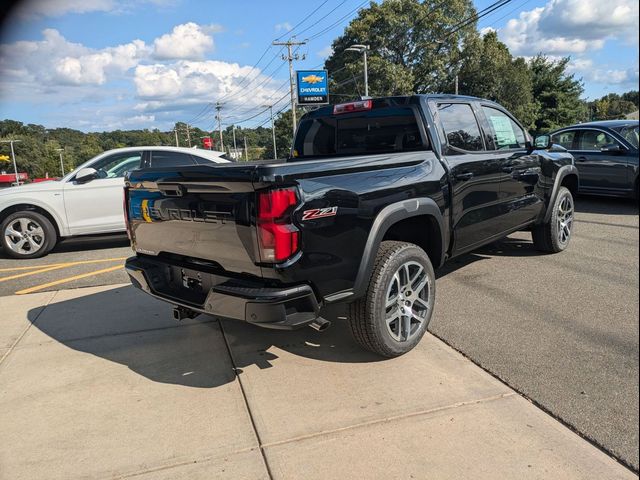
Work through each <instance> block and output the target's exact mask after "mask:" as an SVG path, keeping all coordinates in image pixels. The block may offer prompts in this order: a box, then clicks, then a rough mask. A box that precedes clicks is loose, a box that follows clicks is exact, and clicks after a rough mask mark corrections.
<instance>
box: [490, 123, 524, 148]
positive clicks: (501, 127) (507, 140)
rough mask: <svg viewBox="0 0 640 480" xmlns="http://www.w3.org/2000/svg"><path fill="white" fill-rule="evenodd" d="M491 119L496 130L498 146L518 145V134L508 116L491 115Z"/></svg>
mask: <svg viewBox="0 0 640 480" xmlns="http://www.w3.org/2000/svg"><path fill="white" fill-rule="evenodd" d="M489 120H490V121H491V125H492V126H493V130H494V132H496V142H497V143H498V148H500V147H505V146H513V145H518V141H517V140H516V134H515V133H514V131H513V127H512V126H511V121H510V120H509V118H508V117H505V116H503V115H490V116H489Z"/></svg>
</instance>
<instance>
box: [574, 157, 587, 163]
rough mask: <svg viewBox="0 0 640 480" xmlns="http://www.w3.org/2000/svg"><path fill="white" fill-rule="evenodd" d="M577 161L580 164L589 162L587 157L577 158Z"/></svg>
mask: <svg viewBox="0 0 640 480" xmlns="http://www.w3.org/2000/svg"><path fill="white" fill-rule="evenodd" d="M576 160H577V161H579V162H586V161H587V157H578V158H576Z"/></svg>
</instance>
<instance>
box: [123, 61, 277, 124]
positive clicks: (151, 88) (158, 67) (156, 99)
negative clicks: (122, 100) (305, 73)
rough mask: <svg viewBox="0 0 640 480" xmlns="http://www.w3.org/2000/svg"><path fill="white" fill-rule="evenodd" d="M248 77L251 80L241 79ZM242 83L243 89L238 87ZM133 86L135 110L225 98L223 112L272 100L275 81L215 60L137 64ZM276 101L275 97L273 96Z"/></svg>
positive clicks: (182, 105)
mask: <svg viewBox="0 0 640 480" xmlns="http://www.w3.org/2000/svg"><path fill="white" fill-rule="evenodd" d="M249 74H251V77H250V79H249V80H248V81H247V80H244V79H245V78H246V76H247V75H249ZM241 82H244V83H242V87H243V88H242V89H240V88H239V85H240V84H241ZM134 83H135V86H136V94H137V96H138V97H139V98H140V99H141V100H142V102H140V103H139V104H138V105H137V106H136V110H138V111H140V112H161V111H169V110H175V109H182V108H184V107H186V106H189V105H195V104H200V105H204V104H206V103H208V102H211V101H212V99H218V98H224V97H225V96H226V97H227V98H228V100H227V101H225V109H226V110H227V111H229V110H232V109H234V108H236V107H238V106H240V105H241V106H242V107H254V106H259V105H262V104H264V103H267V102H268V101H269V100H273V99H274V95H275V90H276V89H275V88H274V85H273V84H274V81H273V80H271V79H269V78H268V77H265V76H264V75H262V74H261V73H260V72H256V71H255V70H254V71H253V72H252V69H251V67H249V66H244V67H241V66H240V65H238V64H236V63H226V62H220V61H216V60H206V61H199V62H198V61H184V60H181V61H178V62H175V63H172V64H168V65H167V64H154V65H138V67H136V69H135V76H134ZM275 98H278V97H275Z"/></svg>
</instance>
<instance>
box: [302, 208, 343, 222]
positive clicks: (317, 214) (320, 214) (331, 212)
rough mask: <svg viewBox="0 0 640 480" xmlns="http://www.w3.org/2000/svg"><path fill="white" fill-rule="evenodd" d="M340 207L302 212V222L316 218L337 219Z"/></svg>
mask: <svg viewBox="0 0 640 480" xmlns="http://www.w3.org/2000/svg"><path fill="white" fill-rule="evenodd" d="M337 213H338V207H327V208H314V209H311V210H305V211H304V212H302V220H315V219H316V218H325V217H335V216H336V214H337Z"/></svg>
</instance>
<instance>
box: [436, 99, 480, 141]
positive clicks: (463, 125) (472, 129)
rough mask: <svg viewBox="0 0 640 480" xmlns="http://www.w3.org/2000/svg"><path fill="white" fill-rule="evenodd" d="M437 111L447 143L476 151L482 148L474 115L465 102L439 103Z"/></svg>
mask: <svg viewBox="0 0 640 480" xmlns="http://www.w3.org/2000/svg"><path fill="white" fill-rule="evenodd" d="M438 113H439V117H440V121H441V122H442V126H443V127H444V133H445V135H446V137H447V143H448V144H449V145H450V146H451V147H454V148H459V149H461V150H467V151H471V152H477V151H480V150H482V149H483V148H484V146H483V144H482V138H481V136H480V127H478V121H477V120H476V116H475V115H474V113H473V110H471V105H469V104H467V103H440V104H438Z"/></svg>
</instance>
